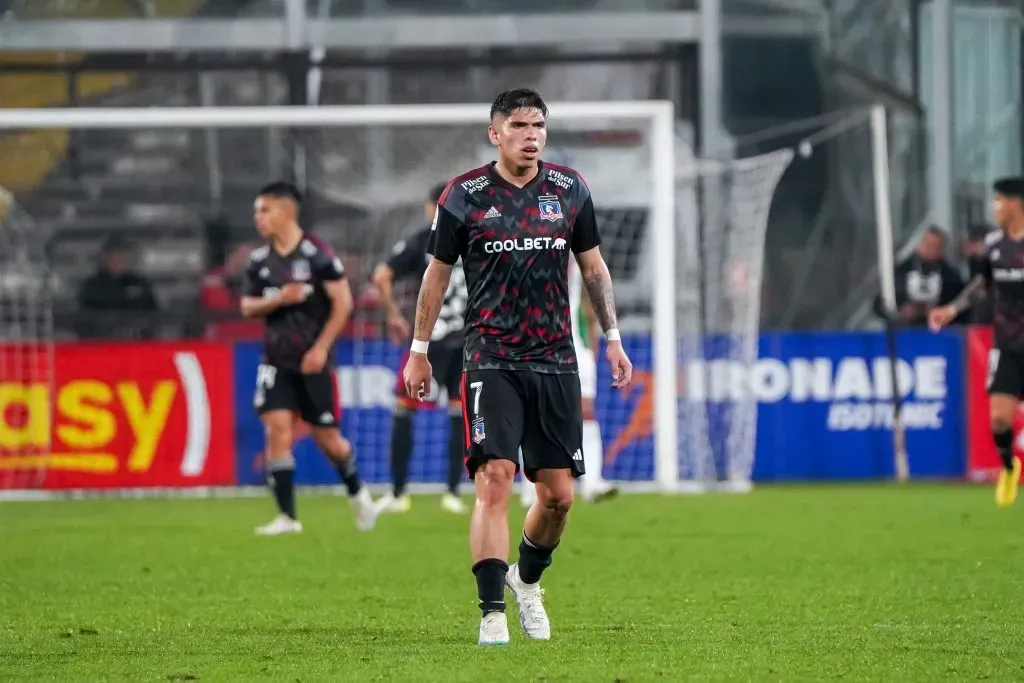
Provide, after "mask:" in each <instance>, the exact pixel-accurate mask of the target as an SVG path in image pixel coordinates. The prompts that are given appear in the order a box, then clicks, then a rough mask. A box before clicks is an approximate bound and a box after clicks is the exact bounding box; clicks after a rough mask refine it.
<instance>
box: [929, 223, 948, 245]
mask: <svg viewBox="0 0 1024 683" xmlns="http://www.w3.org/2000/svg"><path fill="white" fill-rule="evenodd" d="M924 234H925V235H933V236H934V237H938V238H939V239H940V240H942V241H943V242H945V241H946V238H947V237H949V235H947V234H946V231H945V230H943V229H942V228H940V227H939V226H937V225H929V226H928V227H927V228H925V231H924Z"/></svg>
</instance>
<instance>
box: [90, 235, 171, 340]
mask: <svg viewBox="0 0 1024 683" xmlns="http://www.w3.org/2000/svg"><path fill="white" fill-rule="evenodd" d="M78 308H79V315H80V316H81V319H80V320H79V321H78V324H76V325H75V329H76V332H77V333H78V336H79V337H82V338H92V339H98V338H106V339H110V338H120V339H149V338H151V337H152V336H153V333H152V330H153V323H154V322H155V318H154V316H153V314H154V313H156V312H157V311H158V310H159V308H160V307H159V305H158V304H157V300H156V295H155V294H154V293H153V284H152V283H151V282H150V281H149V280H148V279H147V278H146V277H145V276H144V275H142V274H141V273H139V272H138V271H137V270H136V269H135V249H134V248H133V246H132V245H131V244H130V243H129V242H128V241H126V240H125V239H123V238H121V237H117V236H112V237H110V238H109V239H107V241H106V242H104V244H103V247H102V248H101V250H100V259H99V264H98V266H97V269H96V272H95V273H93V274H92V275H90V276H89V277H88V278H86V279H85V281H84V282H82V284H81V286H80V288H79V290H78Z"/></svg>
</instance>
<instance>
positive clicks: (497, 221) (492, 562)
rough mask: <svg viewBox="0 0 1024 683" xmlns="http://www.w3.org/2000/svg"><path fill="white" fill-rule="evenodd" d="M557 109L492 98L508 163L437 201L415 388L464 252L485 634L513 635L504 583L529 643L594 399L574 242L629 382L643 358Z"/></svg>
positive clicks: (528, 96)
mask: <svg viewBox="0 0 1024 683" xmlns="http://www.w3.org/2000/svg"><path fill="white" fill-rule="evenodd" d="M546 115H547V107H546V106H545V105H544V102H543V100H541V98H540V96H539V95H538V94H537V93H535V92H533V91H530V90H513V91H510V92H506V93H502V94H501V95H499V96H498V97H497V99H495V101H494V104H493V105H492V106H491V125H490V127H489V128H488V136H489V138H490V140H491V143H492V144H493V145H494V146H495V147H497V148H498V158H499V160H498V161H497V162H492V163H491V164H488V165H487V166H483V167H481V168H478V169H474V170H472V171H470V172H468V173H464V174H463V175H461V176H458V177H457V178H455V179H454V180H453V181H452V182H451V183H449V185H448V188H447V189H446V190H445V192H444V195H443V196H442V198H441V201H440V202H439V205H438V208H437V213H436V214H435V216H434V224H433V225H432V226H431V230H432V233H433V234H432V236H431V241H430V248H429V251H430V253H431V254H432V255H433V257H434V258H433V259H432V260H431V262H430V265H429V266H428V267H427V272H426V274H425V275H424V277H423V283H422V285H421V286H420V293H419V300H418V302H417V310H416V323H415V329H414V332H413V337H414V340H413V343H412V353H411V355H410V358H409V362H408V363H407V364H406V368H405V382H406V390H407V391H408V392H409V395H410V396H414V397H422V396H424V395H425V394H426V392H427V390H428V388H429V386H430V385H429V382H430V376H431V368H430V363H429V361H428V359H427V356H426V351H427V347H428V341H427V340H428V339H429V338H430V332H431V330H432V329H433V326H434V321H435V320H436V319H437V317H438V314H439V312H440V310H441V305H442V303H443V301H444V295H445V292H446V291H447V289H448V283H449V279H450V277H451V272H452V266H453V264H455V262H456V261H457V260H458V259H459V258H460V257H461V258H462V261H463V267H464V269H465V272H466V282H467V286H468V290H469V308H468V312H467V318H466V323H467V327H466V349H465V354H464V362H465V365H464V367H465V374H464V375H463V386H462V404H463V411H464V417H465V422H466V425H465V428H466V442H467V449H468V455H467V458H466V466H467V469H468V470H469V472H470V476H471V477H473V479H474V484H475V487H476V505H475V506H474V508H473V519H472V521H471V523H470V551H471V553H472V556H473V562H474V564H473V573H474V574H475V576H476V582H477V591H478V595H479V600H480V608H481V611H482V612H483V615H482V618H481V621H480V632H479V638H478V641H477V642H478V643H480V644H481V645H495V644H505V643H507V642H508V624H507V621H506V618H505V599H504V597H505V596H504V589H505V586H508V588H509V589H510V591H511V592H512V594H513V595H514V596H515V597H516V601H517V603H518V606H519V619H520V623H521V624H522V626H523V630H524V631H525V632H526V635H527V636H528V637H530V638H536V639H547V638H550V636H551V627H550V624H549V622H548V617H547V613H546V611H545V609H544V604H543V602H542V598H541V596H542V591H541V590H540V585H539V581H540V578H541V574H542V572H543V571H544V569H545V568H546V567H548V566H549V565H550V564H551V557H552V553H553V551H554V550H555V547H556V546H557V545H558V543H559V540H560V539H561V536H562V532H563V530H564V529H565V525H566V521H567V518H568V513H569V508H570V507H571V505H572V500H573V484H574V477H575V476H579V475H580V474H582V473H583V472H584V466H583V453H582V408H581V397H580V382H579V376H578V375H577V361H576V355H575V350H574V348H573V342H572V321H571V315H570V301H569V277H568V266H569V260H570V258H571V255H570V251H571V252H572V253H573V254H574V255H575V258H576V260H577V262H578V264H579V266H580V271H581V273H582V276H583V282H584V285H585V287H586V289H587V292H588V293H589V295H590V300H591V302H593V304H594V309H595V312H596V314H597V317H598V320H599V321H600V323H601V327H602V329H603V330H604V331H605V333H606V336H607V337H608V340H609V344H608V351H607V357H608V361H609V362H610V363H611V366H612V377H613V378H614V385H615V386H617V387H622V386H626V385H627V384H628V383H629V381H630V378H631V375H632V367H631V365H630V363H629V359H628V358H627V357H626V354H625V352H624V351H623V348H622V343H621V339H620V336H619V333H618V330H617V329H616V316H615V304H614V299H613V296H612V282H611V276H610V275H609V273H608V267H607V266H606V265H605V262H604V259H603V257H602V256H601V251H600V249H599V244H600V237H599V235H598V232H597V225H596V222H595V218H594V204H593V201H592V200H591V197H590V190H589V189H588V188H587V186H586V183H585V182H584V181H583V178H582V177H581V176H580V175H579V174H578V173H577V172H576V171H574V170H573V169H570V168H566V167H562V166H555V165H553V164H545V163H544V162H542V161H541V160H540V156H541V153H542V152H543V150H544V143H545V141H546V140H547V130H546V121H545V118H546ZM520 447H522V451H523V462H524V470H525V472H524V474H525V475H526V476H527V478H528V479H530V480H531V481H533V482H534V483H535V484H536V488H537V497H538V502H537V503H536V504H535V505H533V506H532V507H531V508H530V510H529V512H528V513H527V515H526V521H525V524H524V532H523V538H522V542H521V543H520V544H519V561H518V563H517V564H515V565H513V566H512V567H509V566H508V564H507V558H508V550H509V531H508V502H509V498H510V496H511V495H512V489H513V481H514V478H515V474H516V470H517V468H518V462H519V456H518V453H519V448H520Z"/></svg>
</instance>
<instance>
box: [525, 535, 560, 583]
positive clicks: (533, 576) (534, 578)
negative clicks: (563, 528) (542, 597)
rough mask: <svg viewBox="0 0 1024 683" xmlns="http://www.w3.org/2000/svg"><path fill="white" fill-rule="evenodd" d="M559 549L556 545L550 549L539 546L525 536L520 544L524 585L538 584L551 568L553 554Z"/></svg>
mask: <svg viewBox="0 0 1024 683" xmlns="http://www.w3.org/2000/svg"><path fill="white" fill-rule="evenodd" d="M556 547H558V544H557V543H556V544H555V545H554V546H552V547H550V548H545V547H543V546H539V545H537V544H536V543H534V542H533V541H531V540H530V539H529V538H527V537H526V534H523V540H522V541H520V542H519V562H518V566H519V578H521V579H522V580H523V583H537V582H538V581H540V575H541V574H543V573H544V570H545V569H547V568H548V567H550V566H551V553H553V552H555V548H556Z"/></svg>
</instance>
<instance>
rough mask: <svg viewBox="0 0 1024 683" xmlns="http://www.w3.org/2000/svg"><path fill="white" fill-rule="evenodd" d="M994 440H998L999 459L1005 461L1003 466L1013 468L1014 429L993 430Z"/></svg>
mask: <svg viewBox="0 0 1024 683" xmlns="http://www.w3.org/2000/svg"><path fill="white" fill-rule="evenodd" d="M992 440H993V441H995V442H996V451H997V452H998V453H999V459H1000V460H1002V461H1003V467H1004V468H1006V469H1007V470H1010V471H1012V470H1013V430H1012V429H1007V430H1006V431H1005V432H992Z"/></svg>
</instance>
